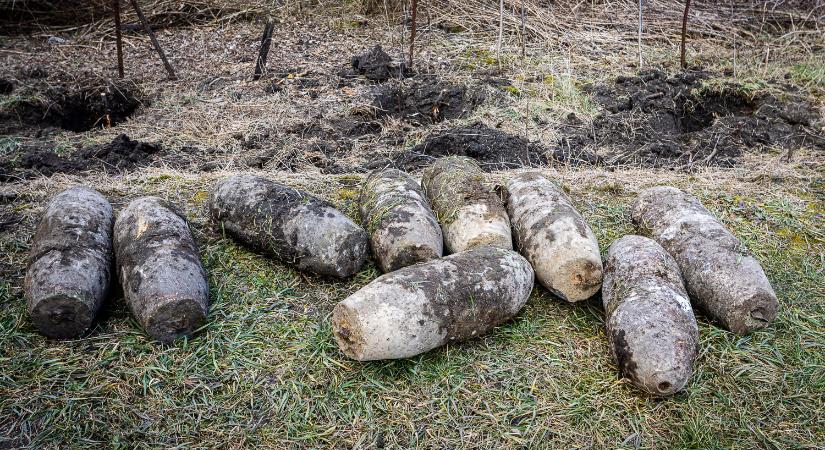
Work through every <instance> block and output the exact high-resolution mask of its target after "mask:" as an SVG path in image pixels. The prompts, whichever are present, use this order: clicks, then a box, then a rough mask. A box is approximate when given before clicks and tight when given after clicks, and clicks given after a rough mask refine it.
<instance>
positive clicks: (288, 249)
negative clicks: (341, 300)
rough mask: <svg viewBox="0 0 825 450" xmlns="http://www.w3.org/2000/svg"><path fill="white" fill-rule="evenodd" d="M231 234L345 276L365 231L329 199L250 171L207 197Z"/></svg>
mask: <svg viewBox="0 0 825 450" xmlns="http://www.w3.org/2000/svg"><path fill="white" fill-rule="evenodd" d="M210 209H211V212H212V217H213V219H214V220H215V221H217V222H219V223H221V224H222V225H223V229H224V230H226V232H227V233H229V235H230V236H233V237H235V238H236V239H238V240H240V241H241V242H243V243H245V244H247V245H249V246H251V247H253V248H255V249H257V250H259V251H262V252H264V253H267V254H269V255H272V256H274V257H276V258H278V259H280V260H282V261H284V262H287V263H292V264H295V265H296V266H297V267H298V269H301V270H309V271H311V272H315V273H317V274H320V275H329V276H336V277H341V278H343V277H348V276H350V275H352V274H354V273H355V272H358V270H359V269H360V268H361V266H362V265H363V264H364V260H365V259H366V257H367V245H368V244H367V233H366V231H364V229H363V228H361V227H359V226H358V225H356V224H355V222H353V221H352V220H350V219H349V218H348V217H347V216H345V215H344V214H343V213H341V212H340V211H338V210H337V209H335V208H334V207H333V206H332V205H331V204H329V203H328V202H325V201H323V200H320V199H318V198H315V197H313V196H311V195H309V194H307V193H305V192H301V191H298V190H295V189H292V188H289V187H287V186H284V185H282V184H279V183H275V182H274V181H270V180H267V179H266V178H261V177H256V176H253V175H235V176H232V177H229V178H227V179H225V180H223V181H221V182H219V183H218V184H217V185H216V186H215V188H214V190H213V191H212V196H211V199H210Z"/></svg>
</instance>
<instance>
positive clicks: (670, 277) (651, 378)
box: [602, 235, 699, 396]
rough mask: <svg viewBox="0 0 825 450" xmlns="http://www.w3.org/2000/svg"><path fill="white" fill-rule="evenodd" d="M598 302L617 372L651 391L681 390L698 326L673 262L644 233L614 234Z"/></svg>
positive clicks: (693, 352) (689, 369) (693, 353)
mask: <svg viewBox="0 0 825 450" xmlns="http://www.w3.org/2000/svg"><path fill="white" fill-rule="evenodd" d="M602 303H603V305H604V310H605V316H606V318H605V328H606V329H607V338H608V340H609V341H610V352H611V354H612V355H613V358H614V360H615V361H616V365H617V366H618V367H619V371H620V372H621V375H622V376H624V377H627V378H629V379H630V381H631V382H632V383H633V384H634V385H635V386H636V387H638V388H639V389H643V390H645V391H647V392H649V393H651V394H653V395H658V396H668V395H673V394H675V393H677V392H679V391H681V390H682V389H683V388H684V387H685V385H686V384H687V382H688V380H689V379H690V376H691V375H692V373H693V362H694V361H695V360H696V354H697V349H698V344H699V328H698V326H697V325H696V318H695V317H694V316H693V310H692V309H691V307H690V299H688V295H687V292H686V291H685V287H684V282H683V281H682V276H681V274H680V273H679V266H678V265H677V264H676V261H674V260H673V258H672V257H671V256H670V255H669V254H668V253H667V252H666V251H665V249H663V248H662V247H661V246H660V245H659V244H657V243H656V242H655V241H653V240H651V239H648V238H646V237H642V236H633V235H628V236H624V237H622V238H620V239H618V240H617V241H615V242H614V243H613V244H612V245H611V246H610V248H609V249H608V251H607V259H606V262H605V276H604V285H603V287H602Z"/></svg>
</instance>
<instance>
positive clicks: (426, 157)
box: [392, 122, 548, 171]
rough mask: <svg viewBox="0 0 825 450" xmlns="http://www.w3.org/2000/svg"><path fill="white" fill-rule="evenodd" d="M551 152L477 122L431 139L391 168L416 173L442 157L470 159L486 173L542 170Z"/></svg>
mask: <svg viewBox="0 0 825 450" xmlns="http://www.w3.org/2000/svg"><path fill="white" fill-rule="evenodd" d="M547 152H548V149H546V148H545V147H544V146H542V145H541V144H538V143H533V142H530V141H528V140H527V139H525V138H523V137H521V136H515V135H512V134H509V133H507V132H504V131H501V130H496V129H493V128H489V127H488V126H486V125H484V124H483V123H480V122H476V123H474V124H472V125H469V126H463V127H456V128H453V129H450V130H447V131H445V132H442V133H438V134H435V135H432V136H429V137H428V138H427V139H426V141H424V142H423V143H421V144H418V145H416V146H415V147H413V148H412V149H411V150H409V151H406V152H404V153H402V154H400V155H398V156H396V157H395V158H394V159H393V161H392V164H393V165H394V166H395V167H398V168H401V169H404V170H417V169H421V168H423V167H424V166H427V165H429V164H430V163H432V162H433V160H435V159H436V158H440V157H442V156H452V155H456V156H467V157H470V158H473V159H475V160H476V161H477V162H478V165H479V166H480V167H481V168H482V169H483V170H485V171H493V170H505V169H513V168H518V167H525V166H526V167H531V166H533V167H534V166H540V165H544V164H546V163H547V156H546V154H547Z"/></svg>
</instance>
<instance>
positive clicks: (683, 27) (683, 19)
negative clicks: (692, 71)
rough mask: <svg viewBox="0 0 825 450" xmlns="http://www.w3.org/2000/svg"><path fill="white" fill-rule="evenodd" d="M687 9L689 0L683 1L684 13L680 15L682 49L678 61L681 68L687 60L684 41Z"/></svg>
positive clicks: (685, 66) (685, 65) (684, 66)
mask: <svg viewBox="0 0 825 450" xmlns="http://www.w3.org/2000/svg"><path fill="white" fill-rule="evenodd" d="M688 10H690V0H686V1H685V13H684V15H682V51H681V56H680V57H679V61H680V62H681V64H682V69H683V70H684V69H686V68H687V62H686V61H685V41H686V40H687V21H688Z"/></svg>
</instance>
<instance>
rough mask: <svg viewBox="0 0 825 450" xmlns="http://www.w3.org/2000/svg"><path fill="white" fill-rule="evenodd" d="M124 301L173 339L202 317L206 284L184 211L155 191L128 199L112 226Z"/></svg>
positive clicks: (155, 331)
mask: <svg viewBox="0 0 825 450" xmlns="http://www.w3.org/2000/svg"><path fill="white" fill-rule="evenodd" d="M114 236H115V239H114V246H115V258H116V260H117V269H118V274H119V275H120V284H121V286H123V295H124V298H125V299H126V304H127V305H128V306H129V309H130V310H131V311H132V314H133V315H134V316H135V318H136V319H137V321H138V323H140V325H141V326H142V327H143V329H144V330H145V331H146V334H148V335H149V336H150V337H151V338H152V339H155V340H157V341H160V342H163V343H171V342H172V341H174V340H175V339H177V338H178V337H182V336H189V335H191V334H192V333H193V332H194V331H195V330H196V329H198V328H199V327H200V326H201V325H203V323H204V322H205V321H206V315H207V312H208V309H209V286H208V285H207V282H206V272H205V271H204V270H203V266H202V265H201V261H200V256H199V253H198V247H197V244H196V243H195V240H194V239H193V238H192V233H191V232H190V231H189V226H188V224H187V223H186V220H184V218H183V217H181V216H180V215H178V213H177V212H175V211H174V210H173V209H172V207H171V206H169V205H168V204H167V203H166V202H164V201H163V200H161V199H160V198H157V197H143V198H140V199H137V200H134V201H132V202H130V203H129V204H128V205H127V206H126V208H124V209H123V211H121V213H120V215H119V216H118V218H117V220H116V221H115V227H114Z"/></svg>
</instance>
